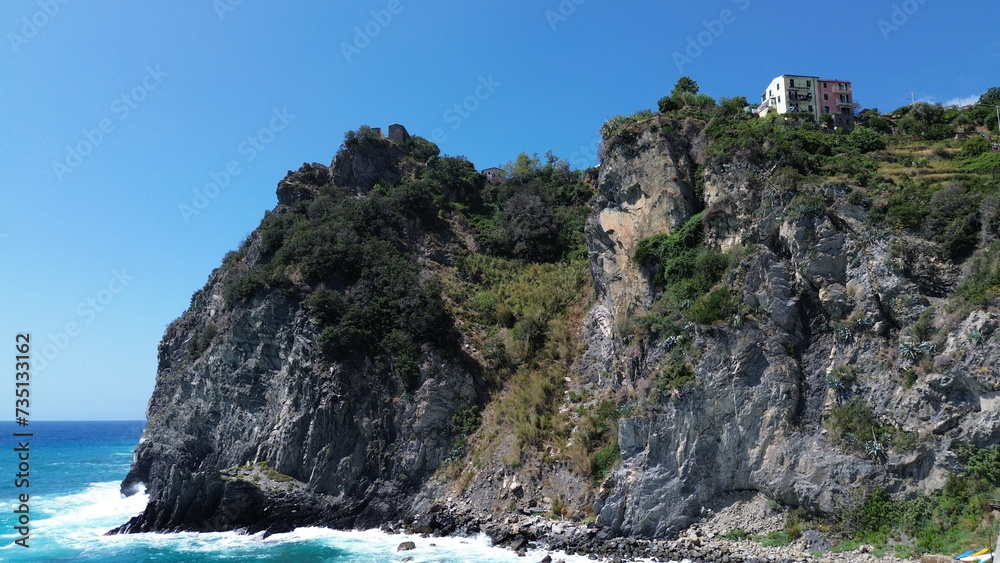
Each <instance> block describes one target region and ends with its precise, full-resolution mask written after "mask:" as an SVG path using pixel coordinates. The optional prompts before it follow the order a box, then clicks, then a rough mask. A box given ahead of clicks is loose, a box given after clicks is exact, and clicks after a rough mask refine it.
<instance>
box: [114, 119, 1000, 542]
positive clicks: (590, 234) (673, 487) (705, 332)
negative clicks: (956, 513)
mask: <svg viewBox="0 0 1000 563" xmlns="http://www.w3.org/2000/svg"><path fill="white" fill-rule="evenodd" d="M634 133H635V134H634V137H633V138H632V139H631V141H629V143H628V146H626V147H616V146H611V147H609V148H608V151H607V154H606V157H605V159H604V161H603V163H602V165H601V167H600V169H599V173H598V175H597V177H596V179H595V182H596V187H597V192H598V196H597V197H596V199H595V200H594V203H593V205H592V211H591V214H590V217H589V219H588V221H587V226H586V236H587V246H588V251H589V264H590V270H591V274H592V277H593V283H594V289H595V293H596V297H597V299H596V301H595V302H594V303H593V304H592V305H591V306H590V308H589V313H588V314H587V315H586V316H585V318H584V321H583V323H582V326H579V327H576V329H577V330H579V331H581V332H582V334H583V340H584V341H585V342H586V347H585V350H583V352H582V353H581V354H580V356H579V357H577V358H575V363H573V368H572V373H571V374H570V376H568V377H566V378H565V380H566V382H567V383H566V384H565V385H566V389H565V397H563V398H557V399H555V400H557V401H566V405H570V403H571V402H572V401H576V400H583V401H585V399H571V398H568V397H572V396H583V397H587V396H598V395H601V396H614V397H616V398H617V399H618V400H620V401H621V402H622V404H625V405H627V406H628V409H626V410H624V411H623V412H624V413H625V416H623V417H622V418H621V419H620V420H619V421H618V424H617V445H618V446H617V447H618V451H619V453H620V457H621V461H620V464H618V465H617V466H616V467H615V468H614V470H613V471H612V472H611V473H610V475H609V476H608V477H607V479H606V480H604V481H603V483H598V484H593V483H589V482H588V480H587V479H586V478H583V477H581V476H580V475H579V474H573V473H572V472H571V471H569V470H567V469H566V464H565V463H563V461H562V458H560V457H559V456H560V455H563V454H562V453H561V452H558V451H556V448H554V447H553V448H550V449H549V450H548V451H546V452H545V453H544V455H540V456H539V457H538V458H537V459H538V460H546V459H547V460H550V461H551V460H553V459H554V460H556V462H554V463H553V465H552V466H551V467H549V468H546V467H544V466H542V465H539V464H538V463H535V464H521V463H520V461H515V462H513V463H507V462H503V461H501V460H500V458H499V456H498V457H497V458H495V459H493V460H487V461H484V460H481V459H478V458H474V457H475V456H473V455H472V454H465V455H467V456H468V458H467V459H462V460H458V461H459V464H458V465H456V466H453V467H465V468H467V471H468V472H470V473H468V474H463V475H468V476H469V479H470V480H471V482H472V483H473V484H472V485H471V486H468V487H467V486H466V485H467V483H466V484H463V485H462V486H457V487H455V486H452V485H453V484H454V483H452V482H450V479H453V478H454V476H452V477H449V475H452V474H450V473H447V472H441V471H438V472H437V474H436V476H435V477H434V478H433V479H432V475H435V471H436V470H438V468H439V467H440V466H441V464H442V461H443V460H444V459H445V458H446V457H448V456H449V455H454V454H455V451H454V449H453V446H454V442H455V436H454V433H453V424H454V422H453V421H454V417H455V415H456V412H458V410H459V409H460V408H461V407H462V406H463V405H466V406H467V405H472V404H480V403H481V402H483V401H484V400H485V398H486V397H485V393H484V391H483V378H482V377H481V376H480V371H481V370H482V371H489V370H490V369H493V364H495V363H496V362H495V361H494V360H492V359H490V358H488V357H486V355H485V353H484V352H479V351H477V350H473V349H472V347H471V346H470V345H469V342H470V340H469V339H468V338H466V337H463V338H462V339H461V342H462V343H463V347H462V349H463V350H469V354H468V355H466V354H465V353H464V352H462V353H456V352H455V351H454V350H447V349H442V347H440V346H435V345H430V344H426V343H425V344H423V345H422V346H421V347H420V353H419V361H418V362H417V364H418V365H419V376H418V378H417V381H416V386H415V388H414V389H412V390H410V391H408V390H406V389H404V388H403V387H401V386H400V384H399V383H398V382H397V381H395V380H392V379H391V378H386V377H385V376H384V375H382V372H380V371H379V370H378V369H376V367H375V366H373V365H371V363H368V364H365V363H361V364H357V363H354V364H349V363H342V362H336V361H334V362H331V361H330V360H329V359H328V358H325V357H323V356H322V354H321V352H320V351H319V347H320V346H319V344H318V342H319V341H320V340H321V332H322V327H321V326H320V325H319V324H318V323H317V321H316V320H315V318H313V317H312V316H310V314H308V311H307V310H306V308H305V307H304V306H303V304H302V299H301V298H300V297H296V295H295V291H288V290H287V288H286V290H281V289H271V290H268V291H265V292H263V293H259V294H257V295H255V296H253V297H252V299H250V300H249V301H247V302H246V303H244V304H242V305H238V306H228V305H227V302H226V288H227V287H230V286H231V285H232V283H233V282H234V281H235V280H239V279H241V278H244V277H246V276H247V274H248V272H250V270H251V269H252V268H253V267H254V265H255V264H258V263H261V262H262V261H266V260H267V259H268V258H266V256H265V253H264V251H263V250H262V245H263V244H264V243H263V242H262V240H261V237H260V234H259V233H255V234H254V235H253V236H251V237H250V239H249V241H248V243H247V245H246V247H245V248H243V249H241V251H240V252H239V253H235V254H234V255H233V256H231V257H227V260H226V263H225V264H223V266H222V267H220V268H219V269H217V270H216V271H215V272H213V274H212V275H211V277H210V278H209V281H208V283H207V284H206V286H205V288H204V289H202V290H200V291H199V292H197V293H196V294H195V295H194V297H193V298H192V302H191V307H190V308H189V309H188V311H186V312H185V313H184V315H183V316H182V317H181V318H180V319H178V320H177V321H175V322H174V323H172V324H171V325H170V327H169V328H168V329H167V332H166V334H165V335H164V339H163V341H162V343H161V344H160V348H159V366H158V373H157V383H156V389H155V391H154V394H153V397H152V399H151V400H150V403H149V410H148V417H149V424H148V426H147V428H146V430H145V432H144V434H143V437H142V440H141V442H140V444H139V445H138V447H137V449H136V451H135V458H134V462H133V466H132V470H131V471H130V473H129V475H128V477H127V478H126V480H125V482H124V483H123V490H129V489H131V488H133V487H134V486H135V485H137V484H138V483H144V484H145V485H146V486H147V488H148V490H149V492H150V504H149V507H148V508H147V510H146V512H145V513H143V514H142V515H140V516H139V517H137V518H136V519H133V520H132V521H131V522H130V523H129V524H127V525H126V526H124V527H123V528H122V530H121V531H146V530H179V529H191V530H218V529H232V528H241V527H246V528H249V529H269V530H272V531H277V530H281V529H287V528H288V527H289V526H294V525H297V524H327V525H334V526H366V525H377V524H380V523H383V522H386V521H391V520H396V519H398V518H401V517H404V516H412V515H418V514H420V515H423V516H424V517H426V516H427V514H429V513H431V512H433V513H440V512H441V510H442V509H441V506H442V505H448V506H452V507H454V506H455V505H456V503H461V502H462V501H463V499H464V501H465V502H466V507H465V510H466V511H470V510H471V511H473V512H475V511H477V510H478V511H480V512H482V511H490V510H493V509H494V508H498V507H501V506H516V507H522V505H523V507H522V508H523V509H524V510H533V509H536V508H538V507H546V508H545V509H546V510H548V509H551V510H552V511H553V512H555V511H556V509H555V508H554V505H555V503H554V501H553V500H552V499H556V498H561V499H563V502H568V503H570V504H572V505H574V506H573V509H574V510H575V511H576V513H577V514H587V513H593V514H596V515H597V517H598V520H597V522H598V526H599V527H600V528H601V534H602V536H605V537H606V536H616V535H625V536H645V537H664V536H670V535H671V534H673V533H675V532H677V531H679V530H680V529H682V528H683V527H684V526H686V525H688V524H689V523H691V522H692V521H693V520H694V519H695V518H697V516H698V515H699V513H700V511H701V510H702V508H703V507H705V506H715V505H717V504H718V503H719V502H722V501H721V500H720V499H732V498H734V497H736V498H738V497H740V496H741V495H746V494H753V493H761V494H763V495H766V496H767V497H768V498H771V499H775V500H777V501H780V502H781V503H784V504H786V505H789V506H801V507H804V508H807V509H810V510H814V511H817V512H825V513H832V512H834V511H836V510H837V509H838V508H839V507H841V506H843V505H844V503H845V502H847V501H848V500H849V499H850V498H851V491H852V490H855V489H858V488H862V487H870V486H873V485H880V486H883V487H885V488H886V489H887V490H889V491H891V492H899V493H908V492H914V491H916V490H921V489H924V490H926V489H934V488H937V487H940V486H941V484H942V483H943V480H944V477H945V475H946V474H947V472H948V471H949V470H952V469H954V468H955V467H956V459H955V456H954V454H952V453H951V450H950V448H951V446H952V445H953V444H956V443H972V444H977V445H981V446H986V445H990V444H994V443H996V442H997V441H998V440H1000V409H998V408H997V407H998V406H1000V370H998V368H997V364H996V360H995V359H996V358H997V357H998V354H1000V340H998V339H997V338H996V337H995V336H994V333H995V331H996V328H997V326H998V324H1000V321H998V318H997V315H996V313H995V312H994V311H991V310H989V309H976V308H972V309H970V308H968V307H965V308H963V307H951V306H948V303H947V302H946V300H945V297H946V296H947V294H948V293H949V292H950V291H951V290H952V289H953V288H954V287H955V286H956V284H957V283H959V282H960V281H961V279H962V276H963V273H962V272H961V271H960V268H959V267H958V266H956V265H954V264H952V263H951V262H948V261H947V260H943V259H940V258H937V256H939V255H940V253H938V252H937V251H936V250H937V249H936V248H935V245H934V244H933V243H931V242H929V241H926V240H923V239H918V238H913V237H902V236H898V235H894V234H891V233H889V232H888V231H886V230H884V229H878V228H875V227H872V226H871V225H870V224H869V223H868V222H866V221H865V210H864V208H863V207H862V206H861V204H859V203H857V201H858V200H857V199H855V198H851V197H850V196H851V192H852V190H853V189H855V188H854V187H852V186H851V185H849V184H847V183H844V182H836V181H831V182H820V183H801V182H800V181H798V180H795V179H794V178H791V177H789V176H788V175H787V174H784V173H783V172H781V171H775V170H774V167H769V166H758V165H753V164H750V163H749V162H748V161H744V160H740V159H738V158H737V159H733V160H731V161H729V162H726V163H725V164H723V163H720V162H716V161H713V159H712V158H710V157H709V156H708V152H706V150H705V147H706V144H707V143H708V140H707V139H706V135H705V132H704V124H703V123H700V122H697V121H692V120H689V121H687V122H675V121H671V120H667V119H664V118H661V117H654V118H652V121H647V122H644V123H640V124H638V125H636V126H635V129H634ZM380 143H382V144H376V145H372V146H365V147H363V148H356V149H352V150H348V151H344V152H342V153H341V154H339V155H338V156H337V158H336V160H335V161H334V163H333V166H332V168H328V167H326V166H323V165H318V164H313V165H305V166H303V168H302V169H300V170H299V171H297V172H294V173H289V176H288V177H287V178H286V179H285V180H283V181H282V182H281V183H280V184H279V186H278V201H279V205H278V207H277V208H276V209H275V210H274V212H273V213H275V214H279V215H280V214H284V213H290V208H291V206H293V205H295V204H296V203H297V202H301V201H308V200H310V199H311V198H313V197H316V196H317V194H318V193H319V191H320V187H321V186H323V185H325V184H328V183H332V184H335V185H339V186H344V187H349V188H351V190H352V191H353V192H354V193H356V194H360V195H359V197H363V194H365V193H366V192H368V190H370V189H371V188H372V186H374V185H375V183H376V182H378V181H383V182H388V183H390V184H391V183H396V182H399V181H400V180H401V179H402V178H404V177H406V176H409V175H411V174H412V173H413V170H412V169H411V168H408V167H412V164H411V163H406V162H405V159H404V156H405V154H404V153H403V152H402V151H401V150H400V149H399V148H398V147H397V146H396V145H392V144H390V143H389V142H388V141H380ZM380 147H381V148H380ZM449 189H450V188H449ZM463 189H465V188H463ZM852 202H853V203H852ZM701 211H704V212H705V213H704V215H703V225H704V226H703V230H704V237H705V243H706V244H707V245H708V246H711V247H717V248H721V249H723V250H724V251H726V252H727V253H728V257H729V259H730V261H731V264H732V265H731V267H730V268H729V270H728V271H727V273H726V277H725V278H724V279H723V280H722V281H721V282H719V287H724V288H726V289H727V290H728V293H729V295H730V296H731V298H732V305H731V308H732V311H731V312H729V313H727V314H726V315H725V316H724V318H722V319H721V320H719V321H717V322H713V323H711V324H708V325H701V324H697V323H694V322H689V323H687V324H686V325H685V326H683V327H681V330H680V333H679V334H676V335H671V336H657V335H656V334H652V335H649V334H645V335H641V334H638V333H636V332H634V331H631V329H629V327H630V326H632V325H633V324H634V321H636V319H640V318H643V317H645V316H647V315H649V314H650V313H651V312H655V310H656V306H655V303H656V302H657V300H658V299H659V298H660V289H658V288H657V287H656V286H655V285H654V283H653V275H652V274H653V273H652V271H651V270H650V268H649V265H648V264H642V263H639V262H638V261H637V260H636V259H635V253H636V249H637V246H638V244H639V242H640V241H642V240H644V239H647V238H649V237H651V236H653V235H657V234H669V233H673V232H676V231H677V230H678V229H680V228H681V226H682V225H684V224H685V223H686V222H687V221H688V220H689V219H691V218H692V217H693V216H695V214H697V213H699V212H701ZM452 227H454V228H457V227H456V226H455V225H453V226H452ZM408 233H409V239H410V240H412V241H418V242H415V243H414V244H415V246H414V248H413V250H414V254H416V255H419V256H421V257H422V258H420V260H421V262H420V264H421V268H422V270H421V271H422V275H423V276H424V277H433V271H434V269H435V268H436V267H437V266H439V265H440V264H436V263H435V262H434V260H432V259H431V258H434V257H438V258H437V259H438V260H439V261H440V262H446V261H447V260H446V259H445V258H443V257H446V256H455V255H457V254H461V253H463V252H469V251H470V248H472V247H473V246H474V244H473V243H460V242H456V241H461V240H463V237H462V236H456V237H450V235H449V237H450V238H449V237H445V238H448V240H450V241H451V242H449V243H448V244H451V245H453V248H451V249H450V250H448V251H446V252H441V251H430V250H428V249H427V248H425V247H421V246H420V243H419V241H420V240H421V235H420V234H419V233H414V232H410V231H408ZM465 238H466V239H471V237H465ZM439 250H440V249H439ZM293 281H294V280H293ZM294 283H299V282H297V281H295V282H294ZM293 289H294V288H293ZM688 305H690V304H685V306H688ZM678 361H681V362H682V363H684V364H685V365H687V366H688V367H689V368H690V370H691V373H692V375H693V380H692V381H690V382H687V383H686V384H684V385H678V386H675V387H670V386H664V384H663V383H662V380H663V378H664V377H665V376H664V373H665V371H666V369H667V366H668V365H669V364H670V363H671V362H675V363H676V362H678ZM654 390H656V392H654ZM602 394H603V395H602ZM851 401H854V402H853V403H851ZM848 403H850V404H852V405H855V406H856V407H857V408H858V409H861V410H859V411H857V412H860V413H861V414H864V415H865V416H869V417H870V419H871V424H872V425H873V426H872V428H878V432H877V433H876V432H875V431H873V432H872V436H871V437H870V439H869V437H868V436H848V437H846V438H845V436H844V435H842V433H841V429H839V428H837V427H836V426H835V425H831V423H830V421H831V417H832V416H833V415H834V411H835V409H837V408H839V407H842V406H843V405H845V404H848ZM581 405H582V406H581ZM862 406H863V407H864V408H862ZM590 407H594V404H593V403H586V402H584V403H573V404H572V405H570V406H566V407H565V408H562V409H561V410H559V412H560V414H561V415H562V416H566V417H572V416H576V415H574V414H573V413H574V412H582V410H581V409H586V408H590ZM485 408H486V410H487V412H488V411H489V409H490V408H491V406H490V404H487V405H486V407H485ZM866 409H867V410H866ZM866 413H867V414H866ZM487 430H489V429H487ZM577 430H578V429H574V430H573V432H574V433H572V434H571V436H576V432H577ZM483 431H484V430H482V429H481V430H480V432H483ZM491 439H492V440H495V441H498V442H503V441H504V440H505V439H507V440H508V441H511V440H510V439H509V438H504V437H503V436H500V437H496V436H493V437H492V438H491ZM572 439H575V438H571V441H572ZM254 476H256V480H255V479H254ZM463 478H464V477H463ZM545 502H547V503H548V504H545ZM727 502H730V501H727ZM289 507H295V508H294V509H291V508H289ZM591 511H592V512H591ZM428 529H430V528H428ZM435 529H436V528H435Z"/></svg>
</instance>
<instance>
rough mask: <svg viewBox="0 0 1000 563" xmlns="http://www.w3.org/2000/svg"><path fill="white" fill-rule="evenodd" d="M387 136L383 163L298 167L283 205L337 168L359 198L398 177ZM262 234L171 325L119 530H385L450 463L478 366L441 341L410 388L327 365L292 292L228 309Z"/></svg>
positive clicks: (423, 355) (350, 366)
mask: <svg viewBox="0 0 1000 563" xmlns="http://www.w3.org/2000/svg"><path fill="white" fill-rule="evenodd" d="M382 144H383V145H384V146H383V147H382V152H383V153H384V154H379V155H378V158H377V159H375V160H370V159H367V158H366V155H369V153H372V152H373V151H376V149H373V148H372V147H370V146H369V147H365V148H364V149H363V150H358V151H353V152H352V151H342V152H341V154H340V155H338V157H337V159H336V161H335V166H334V170H332V171H331V169H329V168H327V167H326V166H323V165H321V164H311V165H304V166H303V167H302V169H300V170H298V171H296V172H289V175H288V177H287V178H286V179H284V180H283V181H282V182H281V183H279V185H278V199H279V202H280V203H279V205H278V207H277V208H276V209H275V210H274V211H273V213H275V214H278V215H281V214H287V213H291V211H290V210H289V207H288V206H289V205H292V204H295V203H296V202H299V201H307V200H309V199H311V198H312V197H314V196H315V195H316V194H317V193H318V190H319V186H322V185H324V184H326V183H328V182H329V180H330V179H331V178H335V177H338V174H341V175H343V176H345V177H347V178H348V179H349V180H350V181H351V182H356V184H350V185H349V186H348V187H351V188H352V189H358V190H360V191H364V190H367V189H368V188H370V187H371V185H370V184H373V182H374V180H375V178H376V177H377V178H381V179H384V178H385V177H386V176H392V175H394V174H399V170H398V169H396V168H391V169H390V170H389V171H388V172H387V171H386V169H385V168H383V164H384V163H383V162H382V161H383V160H386V159H389V160H393V159H396V158H397V157H398V156H399V155H398V154H397V153H398V152H399V151H398V149H397V148H396V147H395V146H393V145H389V144H388V142H384V143H382ZM376 152H377V151H376ZM373 171H374V172H373ZM397 180H398V178H397ZM260 238H261V234H260V232H255V233H254V234H252V235H251V236H250V237H249V239H248V240H247V242H246V243H245V245H244V247H243V248H242V249H241V250H240V251H239V252H233V253H230V255H229V256H227V259H226V263H225V264H223V266H222V267H220V268H218V269H216V270H215V271H214V272H213V273H212V275H211V276H210V277H209V280H208V282H207V283H206V285H205V287H204V288H203V289H201V290H200V291H198V292H196V293H195V295H194V296H193V297H192V299H191V306H190V308H189V309H188V310H187V311H186V312H185V313H184V314H183V315H182V316H181V317H180V318H179V319H177V320H176V321H174V322H173V323H171V324H170V326H169V327H168V328H167V331H166V334H165V335H164V337H163V340H162V342H161V343H160V346H159V350H158V362H159V363H158V369H157V377H156V387H155V390H154V393H153V396H152V398H151V399H150V402H149V407H148V411H147V417H148V424H147V427H146V429H145V431H144V432H143V436H142V439H141V440H140V443H139V445H138V446H137V448H136V450H135V453H134V460H133V464H132V469H131V471H130V472H129V474H128V476H127V477H126V479H125V481H124V482H123V483H122V490H123V492H126V493H128V492H131V491H133V490H135V488H136V487H137V486H138V485H139V484H140V483H142V484H145V486H146V487H147V491H148V493H149V495H150V502H149V506H148V507H147V509H146V511H145V512H144V513H143V514H141V515H140V516H138V517H136V518H134V519H133V520H132V521H130V522H129V523H128V524H126V525H124V526H122V528H120V529H119V530H118V531H123V532H137V531H173V530H196V531H212V530H226V529H233V528H248V529H251V530H270V531H281V530H286V529H290V527H294V526H295V525H305V524H319V523H325V524H327V525H333V526H338V527H353V526H375V525H378V524H380V523H381V522H384V521H386V520H388V519H390V518H393V517H396V516H397V514H398V512H399V506H400V504H401V503H402V502H403V500H404V499H405V498H407V497H408V496H409V495H411V494H412V492H413V490H414V489H416V488H418V487H419V484H420V483H421V482H422V481H423V480H424V479H426V477H427V476H429V475H430V474H431V473H433V471H434V470H435V469H436V468H437V467H438V465H439V464H440V462H441V460H442V459H443V458H444V457H445V455H446V454H447V452H448V451H449V449H450V447H451V438H450V435H451V429H450V423H451V418H452V416H453V414H454V411H455V410H456V409H457V408H458V406H459V405H467V404H475V403H476V402H478V401H479V400H480V394H481V393H482V383H481V378H480V377H479V376H478V375H477V373H478V372H477V369H476V368H475V366H474V364H472V363H471V362H467V361H465V360H463V359H462V357H461V355H460V354H455V353H453V352H452V351H444V350H441V349H438V348H435V347H434V346H430V345H424V346H423V347H422V348H421V350H420V357H419V359H418V361H417V365H418V366H419V370H420V373H419V375H418V376H417V377H418V381H417V385H416V388H415V389H413V390H412V391H410V390H405V389H403V388H402V385H401V384H400V383H399V382H398V381H396V380H394V379H393V378H391V377H387V376H386V375H385V373H384V372H380V371H379V370H376V369H375V368H374V367H373V366H372V365H371V363H370V359H369V360H368V361H362V362H360V363H357V362H331V361H329V360H328V359H326V358H324V357H323V356H322V354H321V352H320V350H319V346H318V345H317V341H318V340H319V339H320V336H321V334H320V332H321V329H322V327H321V326H320V325H319V324H318V323H317V322H316V320H315V319H314V318H310V315H309V314H307V311H306V310H305V308H304V307H303V306H302V299H301V297H299V298H296V297H295V291H296V288H295V287H292V288H286V289H285V290H281V289H269V290H265V291H263V292H261V293H259V294H257V295H255V296H253V297H252V298H251V299H249V300H248V301H247V302H245V303H240V304H239V305H237V306H233V305H232V304H231V303H229V304H227V298H226V290H227V288H231V287H232V286H233V284H234V283H235V282H237V281H238V280H241V279H243V278H245V277H246V276H247V275H248V273H249V272H250V271H251V269H252V268H253V266H254V265H255V264H258V263H259V262H261V261H262V260H265V258H264V257H262V255H261V240H260ZM241 468H242V471H241Z"/></svg>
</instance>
